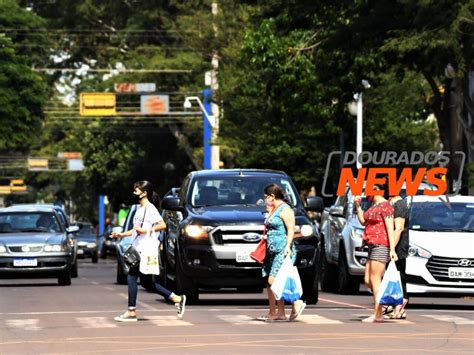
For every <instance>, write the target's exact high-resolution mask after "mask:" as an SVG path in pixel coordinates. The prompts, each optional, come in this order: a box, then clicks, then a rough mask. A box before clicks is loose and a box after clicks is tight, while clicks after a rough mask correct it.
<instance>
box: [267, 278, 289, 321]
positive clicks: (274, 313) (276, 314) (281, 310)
mask: <svg viewBox="0 0 474 355" xmlns="http://www.w3.org/2000/svg"><path fill="white" fill-rule="evenodd" d="M273 281H275V278H274V277H273V276H269V277H268V286H267V293H268V304H269V312H268V315H269V317H270V318H281V319H283V318H286V315H285V301H282V300H280V301H276V299H275V295H274V294H273V291H272V290H271V288H270V287H271V286H272V284H273ZM275 302H276V303H277V305H278V310H277V309H276V307H275Z"/></svg>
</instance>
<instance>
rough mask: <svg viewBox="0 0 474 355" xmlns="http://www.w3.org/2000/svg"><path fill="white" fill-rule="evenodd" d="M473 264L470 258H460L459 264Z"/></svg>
mask: <svg viewBox="0 0 474 355" xmlns="http://www.w3.org/2000/svg"><path fill="white" fill-rule="evenodd" d="M471 264H472V262H471V260H469V259H459V260H458V265H459V266H470V265H471Z"/></svg>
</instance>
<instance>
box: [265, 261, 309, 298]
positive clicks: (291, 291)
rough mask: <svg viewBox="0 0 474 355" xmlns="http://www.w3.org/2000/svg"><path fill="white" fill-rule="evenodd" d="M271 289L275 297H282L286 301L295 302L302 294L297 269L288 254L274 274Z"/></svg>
mask: <svg viewBox="0 0 474 355" xmlns="http://www.w3.org/2000/svg"><path fill="white" fill-rule="evenodd" d="M271 290H272V291H273V294H274V295H275V299H277V300H280V299H282V300H285V301H287V302H295V301H297V300H299V299H300V298H301V296H302V295H303V287H302V285H301V279H300V275H299V273H298V269H297V268H296V266H294V265H293V262H292V261H291V258H290V257H289V256H287V257H286V258H285V260H283V264H282V265H281V267H280V270H278V272H277V274H276V276H275V280H274V281H273V284H272V286H271Z"/></svg>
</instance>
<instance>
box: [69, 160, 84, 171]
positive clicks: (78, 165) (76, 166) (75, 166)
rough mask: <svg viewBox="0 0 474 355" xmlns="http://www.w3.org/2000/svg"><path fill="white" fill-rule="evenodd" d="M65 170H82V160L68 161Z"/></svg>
mask: <svg viewBox="0 0 474 355" xmlns="http://www.w3.org/2000/svg"><path fill="white" fill-rule="evenodd" d="M67 170H69V171H81V170H84V163H83V162H82V159H68V161H67Z"/></svg>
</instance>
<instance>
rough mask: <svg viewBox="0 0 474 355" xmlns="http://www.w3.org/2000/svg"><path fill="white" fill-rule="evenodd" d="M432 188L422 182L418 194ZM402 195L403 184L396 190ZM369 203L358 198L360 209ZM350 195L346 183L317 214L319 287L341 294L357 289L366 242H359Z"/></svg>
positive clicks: (360, 236) (358, 227)
mask: <svg viewBox="0 0 474 355" xmlns="http://www.w3.org/2000/svg"><path fill="white" fill-rule="evenodd" d="M425 188H426V189H430V188H432V186H431V185H429V184H424V183H422V184H421V185H420V187H419V190H418V194H423V190H424V189H425ZM400 195H401V196H402V197H404V196H405V186H404V185H403V187H402V190H401V192H400ZM369 206H370V203H368V202H367V200H366V199H365V198H363V199H362V209H363V210H366V209H367V208H369ZM353 207H354V196H353V195H352V192H351V190H350V189H349V187H346V191H345V193H344V195H342V196H338V198H337V199H336V202H335V203H334V205H332V206H331V207H329V208H326V209H324V212H323V215H322V217H321V225H320V228H321V239H322V249H321V259H320V260H321V279H320V280H321V290H323V291H325V292H332V291H336V292H338V293H342V294H354V293H357V292H359V288H360V283H361V282H362V281H363V276H364V272H365V264H366V262H367V251H368V250H367V246H364V247H363V246H362V235H363V233H364V227H363V226H362V225H361V224H360V223H359V220H358V219H357V215H356V213H355V211H354V208H353Z"/></svg>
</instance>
